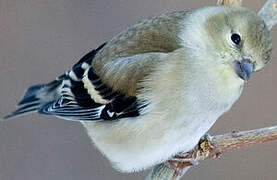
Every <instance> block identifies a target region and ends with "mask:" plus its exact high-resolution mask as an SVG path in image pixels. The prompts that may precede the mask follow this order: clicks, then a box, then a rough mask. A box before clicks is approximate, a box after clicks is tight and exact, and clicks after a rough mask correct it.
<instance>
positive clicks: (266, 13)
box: [258, 0, 277, 29]
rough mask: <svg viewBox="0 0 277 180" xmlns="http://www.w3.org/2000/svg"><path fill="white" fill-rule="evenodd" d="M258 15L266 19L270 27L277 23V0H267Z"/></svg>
mask: <svg viewBox="0 0 277 180" xmlns="http://www.w3.org/2000/svg"><path fill="white" fill-rule="evenodd" d="M258 15H259V16H260V17H261V18H262V19H263V20H264V22H265V23H266V25H267V27H268V29H271V28H272V27H273V26H274V25H275V24H276V23H277V0H267V1H266V3H265V4H264V6H263V7H262V8H261V10H260V11H259V13H258Z"/></svg>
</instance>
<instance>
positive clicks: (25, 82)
mask: <svg viewBox="0 0 277 180" xmlns="http://www.w3.org/2000/svg"><path fill="white" fill-rule="evenodd" d="M263 2H264V1H261V0H245V1H244V6H247V7H250V8H252V9H254V10H257V9H259V8H260V7H261V5H262V4H263ZM214 4H215V0H209V1H205V0H193V1H192V0H191V1H188V0H186V1H185V0H150V1H149V0H139V1H138V0H79V1H74V0H0V90H1V91H0V92H1V94H0V116H3V115H4V114H7V113H9V112H11V111H12V110H14V109H15V107H14V106H15V104H16V103H17V102H18V101H19V99H20V97H21V96H22V95H23V92H24V90H25V89H26V88H27V87H28V86H30V85H33V84H37V83H41V82H47V81H49V80H52V79H54V78H55V77H56V76H57V75H59V74H61V73H63V72H64V71H65V70H68V69H69V68H70V67H71V66H72V65H73V64H74V62H76V61H77V60H78V59H79V58H80V57H81V56H83V55H84V54H85V53H86V52H88V51H89V50H91V49H92V48H95V47H97V45H100V44H101V43H102V42H104V41H106V40H108V39H110V38H111V37H112V36H114V35H115V34H116V33H118V32H120V31H121V30H122V29H124V28H125V27H126V26H127V25H129V24H132V23H135V22H136V21H137V20H140V19H142V18H145V17H148V16H152V15H157V14H160V13H162V12H165V11H169V10H176V9H190V8H198V7H202V6H204V5H214ZM273 36H274V49H277V48H276V47H277V41H276V40H277V28H274V29H273ZM276 68H277V50H276V51H274V52H273V57H272V62H271V63H270V64H269V65H268V66H267V67H266V68H265V69H264V70H263V71H261V72H259V73H256V74H255V75H254V77H253V78H252V79H251V80H250V82H249V83H248V84H247V85H246V88H245V90H244V93H243V95H242V97H241V98H240V100H239V102H238V103H237V104H235V106H234V107H233V108H232V110H231V111H230V112H228V113H227V114H225V115H224V117H222V118H221V119H220V120H218V122H217V123H216V125H215V126H214V128H213V130H212V133H213V134H221V133H224V132H229V131H231V130H246V129H254V128H258V127H266V126H271V125H276V124H277V117H276V115H277V110H276V107H277V95H276V93H275V92H276V91H277V83H276V78H275V77H277V71H276ZM276 148H277V142H275V143H268V144H263V145H258V146H254V147H251V148H247V149H242V150H239V151H236V152H230V153H226V154H224V156H223V157H222V159H221V160H207V161H205V162H201V164H200V166H198V167H196V168H193V169H192V170H190V171H189V173H188V174H187V176H186V178H185V179H187V180H192V179H194V180H196V179H199V180H200V179H205V180H261V179H264V180H276V176H277V156H276ZM146 173H147V172H144V173H136V174H121V173H119V172H117V171H115V170H114V169H112V167H111V166H110V164H109V162H108V161H107V160H106V159H105V158H103V156H102V155H101V154H100V153H99V152H98V151H97V150H96V149H95V148H94V147H93V146H92V145H91V144H90V140H89V138H88V137H87V136H86V134H85V132H84V129H83V128H82V126H81V125H80V124H79V123H76V122H69V121H64V120H60V119H57V118H55V117H49V116H42V115H40V116H39V115H37V114H33V115H28V116H24V117H19V118H16V119H13V120H11V121H8V122H5V123H0V180H77V179H78V180H98V179H99V180H105V179H107V180H108V179H118V180H124V179H133V180H135V179H143V178H144V176H145V174H146Z"/></svg>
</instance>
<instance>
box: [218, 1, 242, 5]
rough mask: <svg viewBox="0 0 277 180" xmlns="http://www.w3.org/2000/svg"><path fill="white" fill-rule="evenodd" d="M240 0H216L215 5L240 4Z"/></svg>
mask: <svg viewBox="0 0 277 180" xmlns="http://www.w3.org/2000/svg"><path fill="white" fill-rule="evenodd" d="M241 3H242V0H218V1H217V5H224V6H241Z"/></svg>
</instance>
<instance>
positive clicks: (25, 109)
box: [4, 79, 62, 119]
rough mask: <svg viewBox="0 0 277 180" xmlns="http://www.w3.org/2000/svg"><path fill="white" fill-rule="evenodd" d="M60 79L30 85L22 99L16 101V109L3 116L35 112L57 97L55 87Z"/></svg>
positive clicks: (12, 116)
mask: <svg viewBox="0 0 277 180" xmlns="http://www.w3.org/2000/svg"><path fill="white" fill-rule="evenodd" d="M61 83H62V79H57V80H55V81H52V82H50V83H48V84H38V85H34V86H31V87H30V88H28V89H27V91H26V92H25V94H24V96H23V98H22V100H21V101H20V102H19V103H18V109H17V110H16V111H14V112H12V113H11V114H9V115H7V116H5V117H4V119H10V118H14V117H16V116H20V115H23V114H28V113H32V112H37V111H38V110H39V109H40V108H42V107H43V106H44V105H46V104H48V103H50V102H52V101H55V100H56V98H57V97H58V92H57V88H58V87H59V86H60V85H61Z"/></svg>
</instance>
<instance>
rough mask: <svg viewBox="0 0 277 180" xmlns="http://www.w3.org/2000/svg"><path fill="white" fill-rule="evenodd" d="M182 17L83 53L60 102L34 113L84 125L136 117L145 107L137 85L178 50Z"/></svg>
mask: <svg viewBox="0 0 277 180" xmlns="http://www.w3.org/2000/svg"><path fill="white" fill-rule="evenodd" d="M185 15H186V12H184V11H179V12H173V13H172V12H171V13H165V14H163V15H160V16H157V17H153V18H150V19H147V20H143V21H141V22H139V23H137V24H135V25H133V26H131V27H129V28H127V30H125V31H123V32H121V33H120V34H118V35H117V36H115V37H114V38H113V39H112V40H111V41H109V42H108V43H107V44H105V45H102V46H100V47H99V48H97V49H96V50H94V51H92V52H90V53H88V54H87V55H86V56H84V57H83V58H82V59H81V60H80V61H79V62H78V63H77V64H76V65H74V66H73V68H72V70H71V71H69V72H68V73H67V74H65V75H64V76H63V77H62V78H63V82H62V85H61V86H60V97H58V99H57V100H55V101H54V102H51V103H48V104H46V105H44V106H43V107H42V108H41V109H40V110H39V112H41V113H44V114H52V115H55V116H59V117H62V118H65V119H70V120H89V121H91V120H113V119H119V118H124V117H134V116H139V115H140V112H141V109H142V108H144V107H145V106H146V104H147V103H148V102H142V100H139V99H138V98H137V94H138V91H139V90H140V89H142V88H143V87H142V86H140V85H141V83H140V82H142V81H144V80H145V78H146V77H148V76H149V75H150V74H151V72H152V71H153V70H154V69H155V67H156V66H157V64H158V63H160V62H161V61H162V60H164V59H165V58H163V57H164V56H166V55H167V54H168V53H171V52H173V51H174V50H176V49H178V48H179V47H180V42H179V38H178V33H179V25H180V24H179V21H180V19H184V17H185Z"/></svg>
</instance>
